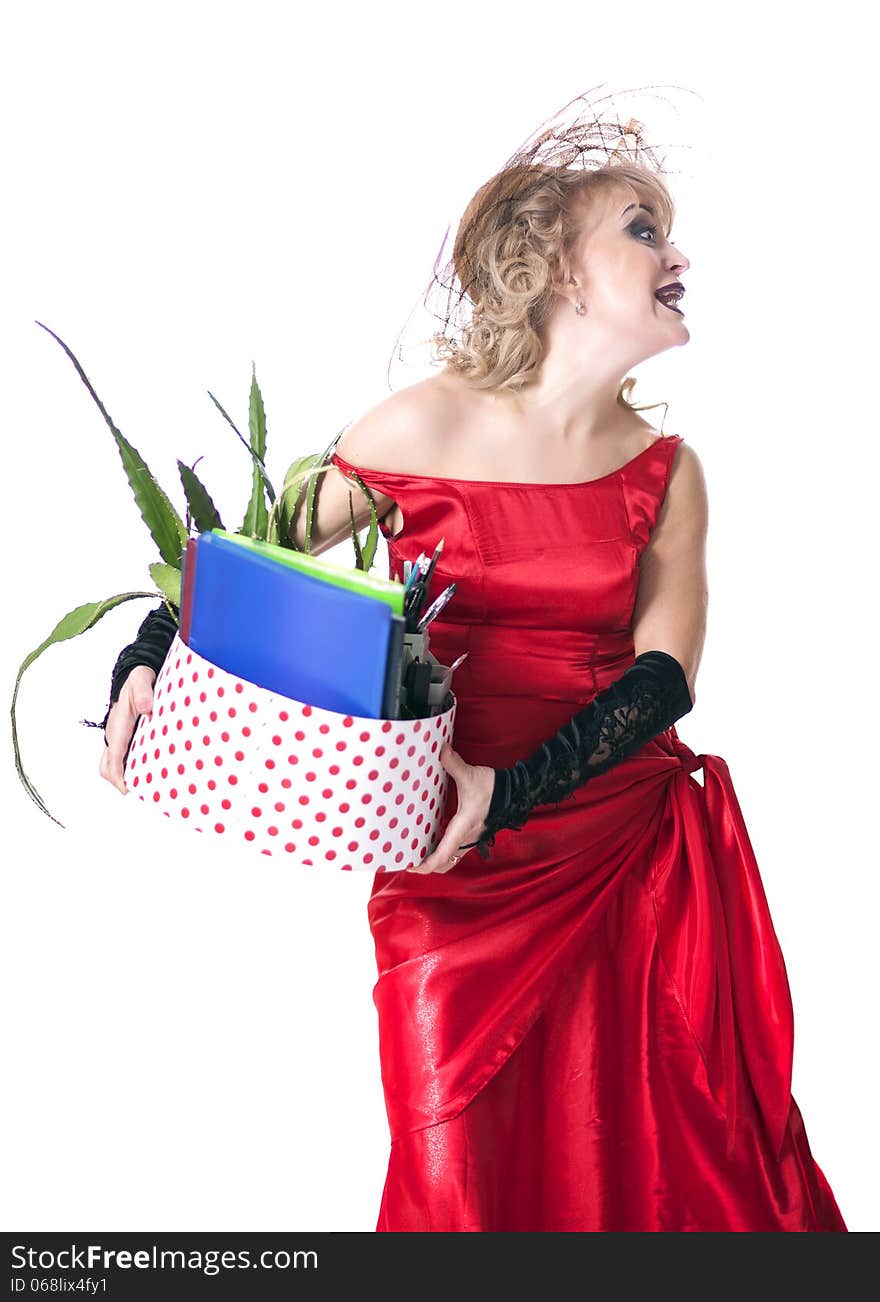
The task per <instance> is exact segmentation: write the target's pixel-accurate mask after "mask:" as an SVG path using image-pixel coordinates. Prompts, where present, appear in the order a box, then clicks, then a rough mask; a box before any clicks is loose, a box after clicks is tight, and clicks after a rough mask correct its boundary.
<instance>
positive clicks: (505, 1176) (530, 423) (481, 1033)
mask: <svg viewBox="0 0 880 1302" xmlns="http://www.w3.org/2000/svg"><path fill="white" fill-rule="evenodd" d="M631 126H632V124H630V127H631ZM597 131H598V133H599V136H600V140H599V144H600V145H602V143H603V141H604V137H603V135H602V132H601V130H599V124H598V123H597V122H596V121H595V118H593V120H592V121H591V122H590V123H589V124H588V125H587V126H583V127H578V128H577V129H576V130H569V131H568V132H567V133H566V134H565V135H564V137H562V139H561V142H560V139H559V138H558V137H557V138H556V140H555V141H551V145H550V146H548V137H547V136H546V134H545V135H544V136H543V137H541V139H540V140H539V141H538V144H537V145H535V146H532V147H531V148H528V149H524V150H521V151H520V153H519V154H518V155H516V156H515V157H514V158H513V159H512V160H510V162H509V163H508V164H507V165H506V166H505V168H503V169H502V170H501V172H500V173H498V174H497V175H496V176H495V177H493V178H492V179H491V180H490V181H489V182H487V183H486V185H484V186H483V187H481V189H480V190H479V191H478V192H477V194H476V195H475V196H474V197H473V199H472V201H471V203H470V204H469V206H468V208H467V210H466V212H465V214H464V217H463V218H462V221H461V224H460V226H459V229H458V233H457V237H456V241H455V246H454V255H453V261H452V264H451V271H452V272H453V273H454V276H453V280H454V284H455V285H456V286H457V288H458V289H459V290H460V296H461V298H460V301H463V300H465V299H466V300H467V304H468V305H469V308H470V317H469V319H468V321H467V322H466V324H465V325H464V326H463V327H462V328H461V330H460V331H459V332H458V335H457V337H454V338H453V337H451V336H450V335H449V333H448V332H446V333H442V334H441V335H440V336H438V339H437V343H438V360H439V361H442V362H443V366H442V369H440V370H439V371H438V373H436V374H435V375H433V376H432V377H431V378H429V379H427V380H424V381H422V382H421V383H418V384H415V385H412V386H410V387H409V388H406V389H404V390H402V391H400V392H397V393H395V394H393V395H392V396H391V397H389V398H388V399H387V400H385V401H383V402H381V403H380V404H379V405H378V406H376V407H375V408H374V409H372V410H370V411H369V412H367V413H366V414H365V415H364V416H363V417H362V418H361V419H359V420H358V421H357V422H355V424H354V425H353V426H352V427H351V428H350V429H349V430H348V431H347V432H346V433H345V435H344V436H343V438H342V440H341V441H340V442H339V443H338V445H337V447H336V450H335V452H334V454H333V458H332V461H333V467H334V469H332V470H330V471H329V472H327V474H326V476H325V478H324V482H323V484H322V487H321V490H320V494H319V497H318V507H317V511H316V515H315V520H314V532H313V536H312V549H313V551H315V552H321V551H324V550H326V549H327V548H329V547H332V546H333V545H335V544H336V543H338V542H340V541H341V540H343V539H344V538H345V537H346V536H347V535H348V533H349V528H350V520H349V501H350V488H351V487H352V486H353V485H354V480H353V478H352V476H353V475H355V474H356V475H357V476H359V477H360V479H361V480H363V481H364V482H365V483H366V485H367V486H368V488H369V489H370V491H371V492H372V495H373V498H374V501H375V504H376V507H377V510H378V513H379V516H380V519H381V527H382V532H383V535H384V537H385V539H386V540H387V544H388V554H389V561H390V572H391V574H392V575H393V576H396V577H399V578H401V579H402V578H403V564H404V561H405V560H407V559H408V560H411V561H413V560H415V558H416V557H417V556H418V555H419V553H420V552H422V551H424V552H426V553H427V554H429V555H430V554H432V552H433V549H434V546H435V544H436V542H437V540H438V538H440V537H441V536H442V537H444V538H445V546H444V550H443V553H442V559H441V562H440V564H439V566H438V568H437V571H436V573H435V575H434V579H433V583H432V594H433V595H435V596H436V595H437V593H439V592H440V591H442V590H443V588H445V587H446V586H447V584H448V583H450V582H452V581H454V582H455V583H456V584H457V592H456V596H455V600H454V601H452V602H450V603H449V604H448V605H447V606H446V608H445V609H444V611H443V612H442V616H441V617H440V618H438V619H436V620H435V621H434V623H433V624H432V625H431V649H432V652H433V653H434V654H435V655H436V657H437V658H438V659H439V660H440V661H441V662H442V663H444V664H447V665H449V664H452V662H453V660H454V659H455V658H456V657H457V656H459V655H460V654H461V653H462V652H464V651H466V652H467V653H468V655H467V659H466V660H465V661H464V663H463V665H462V666H461V667H460V668H459V669H458V670H457V672H456V679H455V692H456V697H457V702H458V708H457V716H456V731H455V749H454V750H453V749H448V750H446V751H444V753H443V754H442V755H441V759H442V762H443V764H444V766H445V768H446V769H447V771H448V772H449V774H450V775H451V777H452V779H453V782H452V783H450V788H449V790H450V798H449V800H448V802H447V807H446V809H445V810H444V815H443V819H442V821H441V826H440V839H439V842H438V844H437V845H436V848H435V849H434V851H433V852H432V853H431V854H430V855H429V856H428V858H427V859H426V860H425V861H424V862H423V863H421V864H420V865H418V866H416V867H415V868H414V869H412V870H411V871H409V872H396V873H377V874H376V877H375V880H374V884H373V888H372V894H371V898H370V903H369V922H370V927H371V930H372V934H373V937H374V939H375V945H376V956H377V963H378V971H379V976H378V982H377V984H376V987H375V991H374V999H375V1003H376V1007H377V1009H378V1013H379V1028H380V1053H381V1064H382V1080H383V1086H384V1091H385V1099H386V1104H387V1111H388V1118H389V1124H390V1129H391V1141H392V1142H391V1156H390V1161H389V1166H388V1173H387V1178H386V1182H385V1188H384V1194H383V1198H382V1205H381V1209H380V1214H379V1220H378V1225H377V1229H378V1230H381V1231H401V1230H403V1231H426V1230H427V1231H636V1232H639V1231H795V1232H799V1231H823V1230H839V1231H842V1230H845V1229H846V1226H845V1224H844V1222H843V1219H842V1217H841V1214H840V1212H839V1210H838V1208H837V1204H836V1202H835V1199H834V1195H833V1193H832V1191H831V1189H830V1187H829V1185H828V1183H827V1181H826V1179H825V1177H824V1175H823V1173H822V1171H821V1169H820V1168H819V1166H818V1165H817V1164H816V1162H815V1161H814V1159H813V1157H812V1154H811V1152H810V1147H809V1144H808V1141H807V1135H806V1132H805V1129H804V1124H803V1121H802V1118H801V1115H800V1112H799V1110H798V1107H797V1105H796V1103H795V1101H794V1099H793V1098H792V1096H791V1089H790V1084H791V1063H792V1010H791V1000H790V995H789V988H788V983H787V979H786V972H785V965H784V962H783V958H782V954H781V952H780V949H779V944H778V941H777V938H776V935H775V932H774V929H773V923H772V920H771V917H770V914H769V912H768V908H767V904H766V899H765V895H764V891H763V888H762V885H761V879H760V874H759V871H758V866H757V863H756V862H755V857H754V854H753V851H752V847H751V844H750V842H749V837H748V832H747V830H746V827H745V824H744V822H743V818H742V814H741V811H740V807H739V804H738V802H737V798H736V793H735V791H734V788H733V785H732V783H731V779H730V774H729V772H728V769H727V765H726V764H725V762H724V760H723V759H721V758H720V757H718V756H715V755H695V754H694V753H693V751H692V750H690V748H689V747H688V746H687V745H686V743H685V742H684V741H682V740H681V738H680V737H679V736H678V733H677V731H676V727H675V724H676V722H677V721H678V720H680V719H681V718H682V717H683V716H684V715H686V714H687V713H688V712H689V711H690V710H691V709H692V708H693V705H694V702H695V700H696V682H697V676H698V671H699V665H700V659H701V655H702V650H703V643H704V637H705V631H706V613H707V582H706V566H705V543H706V532H707V515H708V506H707V490H706V484H705V480H704V476H703V471H702V467H701V463H700V459H699V456H698V454H697V452H696V451H695V449H694V448H693V447H691V446H689V445H688V443H686V442H685V441H684V440H683V439H682V438H681V437H680V436H678V435H662V434H659V433H658V431H657V430H656V429H654V428H653V426H651V425H650V424H649V423H648V422H647V421H645V420H644V419H643V418H642V417H640V416H639V415H638V413H637V411H636V409H635V408H634V407H633V406H632V405H631V404H630V403H629V402H628V400H627V392H628V389H629V387H630V386H631V384H632V381H631V380H626V379H625V378H624V377H626V375H627V372H628V371H629V370H630V369H631V368H632V367H634V366H636V365H637V364H638V363H639V362H642V361H644V360H645V359H647V358H649V357H652V356H654V355H656V354H658V353H660V352H662V351H664V350H665V349H668V348H676V347H680V346H681V345H683V344H686V343H687V342H688V339H689V332H688V327H687V323H686V319H685V317H684V315H683V311H682V307H681V297H682V295H683V293H684V289H685V282H686V279H687V276H688V272H689V268H690V264H689V262H688V259H687V257H686V255H685V253H684V252H683V251H682V250H681V249H679V248H678V247H676V245H675V244H674V243H672V242H671V239H670V236H671V227H672V221H673V214H674V207H673V201H672V197H671V195H670V193H669V190H668V188H667V187H666V185H665V183H664V182H663V181H662V180H661V179H660V176H659V174H658V173H657V171H656V169H654V168H652V167H649V166H646V165H645V164H644V163H642V162H639V161H636V162H632V161H620V160H619V158H618V155H617V154H614V155H610V154H609V153H608V150H607V149H606V150H605V157H604V161H603V162H601V163H600V164H599V165H598V166H588V165H586V164H585V163H584V159H585V156H586V155H587V151H588V149H590V148H594V147H595V145H596V133H597ZM620 131H621V129H620V126H619V124H618V125H617V127H616V131H615V134H616V135H617V136H620ZM624 135H625V133H624ZM551 146H552V148H551ZM552 149H555V153H554V152H552ZM576 163H580V164H583V165H581V166H576V165H575V164H576ZM352 500H353V501H354V506H355V512H356V517H357V521H358V523H359V525H361V526H363V525H364V524H365V523H366V521H367V519H368V511H366V510H364V508H363V507H362V506H361V504H360V503H361V500H362V495H361V494H360V493H359V491H358V490H357V489H355V492H354V495H353V499H352ZM303 529H304V523H303V521H302V520H299V521H298V522H297V524H296V525H295V530H296V531H297V532H296V537H297V541H298V542H299V543H300V545H302V542H303ZM173 633H174V627H173V622H172V621H170V620H168V618H167V614H166V613H164V612H162V611H161V610H160V611H159V612H155V613H154V614H153V615H151V616H148V618H147V620H146V621H145V622H144V625H143V626H142V629H141V633H140V635H139V638H138V640H136V641H135V643H133V644H132V646H130V647H128V648H126V649H125V650H124V651H123V653H122V654H121V656H120V660H119V661H118V662H117V669H116V672H115V673H114V680H113V684H112V691H111V701H112V702H113V703H112V704H111V709H110V710H109V713H108V716H107V720H106V740H107V743H108V745H107V750H106V753H105V755H104V756H103V757H102V761H101V771H102V773H103V775H104V776H105V777H106V778H108V779H109V780H110V781H112V782H115V783H116V785H117V786H119V788H120V789H121V790H124V789H125V786H124V781H123V776H122V773H123V770H122V763H123V758H124V756H125V752H126V748H127V746H128V743H129V740H130V738H131V734H132V731H133V728H134V724H135V722H136V720H137V717H138V714H139V713H140V712H142V711H143V710H145V709H148V708H149V706H150V703H151V699H152V685H153V682H154V681H155V675H156V671H157V669H158V668H159V667H160V666H161V663H162V660H163V658H164V654H165V652H166V651H167V648H168V645H169V644H170V641H171V638H172V637H173ZM133 666H134V668H133ZM698 769H702V777H703V781H702V784H701V783H700V782H698V781H697V780H696V779H695V777H694V774H695V772H696V771H697V770H698Z"/></svg>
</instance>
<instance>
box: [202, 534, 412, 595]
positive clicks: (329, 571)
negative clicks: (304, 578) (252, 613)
mask: <svg viewBox="0 0 880 1302" xmlns="http://www.w3.org/2000/svg"><path fill="white" fill-rule="evenodd" d="M209 532H210V533H216V534H218V535H219V537H221V538H226V539H227V540H228V541H229V542H234V543H238V544H239V545H240V546H242V547H248V548H250V550H251V551H254V552H258V553H259V555H260V556H265V557H266V558H267V559H268V560H272V561H278V563H279V564H280V565H287V566H288V567H289V568H290V569H292V570H299V571H300V573H302V574H308V575H310V576H311V577H312V578H314V579H322V580H323V581H324V582H325V583H333V584H335V585H336V587H338V588H348V590H349V591H350V592H357V593H360V594H361V596H364V597H374V598H375V599H376V600H377V601H384V602H386V603H387V604H388V605H389V606H390V607H391V609H392V611H393V612H394V614H395V615H402V614H403V592H404V585H403V584H402V583H400V582H398V581H397V580H396V579H383V578H380V577H379V575H377V574H368V573H367V571H366V570H352V569H348V568H347V567H346V566H344V565H334V564H333V563H332V562H331V561H325V560H321V559H320V558H319V557H317V556H309V555H308V554H307V553H306V552H296V551H292V550H291V548H290V547H279V546H278V544H277V543H268V542H261V541H260V539H259V538H247V537H245V536H244V535H243V534H240V533H229V532H227V530H226V529H211V530H209Z"/></svg>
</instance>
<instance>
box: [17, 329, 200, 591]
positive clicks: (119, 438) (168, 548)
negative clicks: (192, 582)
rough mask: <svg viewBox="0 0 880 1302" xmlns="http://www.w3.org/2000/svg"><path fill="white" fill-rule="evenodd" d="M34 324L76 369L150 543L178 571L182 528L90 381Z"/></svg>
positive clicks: (168, 502) (139, 456) (182, 537)
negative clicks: (110, 442)
mask: <svg viewBox="0 0 880 1302" xmlns="http://www.w3.org/2000/svg"><path fill="white" fill-rule="evenodd" d="M35 324H36V325H38V326H39V327H40V329H42V330H45V331H46V333H47V334H50V335H51V336H52V338H53V339H55V340H56V341H57V342H58V343H59V344H60V345H61V347H62V348H63V349H64V351H65V352H66V353H67V356H68V357H69V358H70V360H71V361H72V362H73V364H74V366H75V367H76V369H77V372H78V373H79V377H80V379H81V380H82V382H83V384H84V385H85V386H86V388H87V389H88V391H89V393H90V394H91V395H92V398H93V399H94V401H95V403H96V404H97V407H98V410H99V411H100V413H101V415H102V416H103V417H104V420H105V421H106V422H107V424H108V425H109V427H110V430H111V432H112V434H113V437H114V438H115V440H116V446H117V447H118V448H119V455H120V457H121V458H122V465H123V469H124V470H125V473H126V475H127V476H128V482H129V484H130V485H131V488H132V492H133V493H134V498H135V501H136V502H137V504H138V507H139V509H140V513H141V515H142V517H143V520H144V524H145V525H146V526H147V528H148V529H149V531H150V534H151V536H152V538H153V541H154V542H155V544H156V546H157V547H158V548H159V555H160V556H161V557H162V559H163V560H164V561H166V562H167V563H168V564H169V565H174V566H177V567H178V568H179V567H180V559H181V553H182V552H183V549H184V548H185V547H186V539H187V532H186V526H185V525H184V523H183V521H182V520H181V518H180V516H179V515H178V514H177V512H176V511H175V509H174V507H173V506H172V505H171V502H170V501H169V500H168V498H167V497H166V495H165V493H163V491H162V489H161V488H160V487H159V485H158V484H157V483H156V480H155V479H154V478H153V476H152V475H151V474H150V470H149V467H148V466H147V463H146V462H145V461H144V459H143V457H142V456H141V454H140V453H139V452H138V450H137V448H135V447H134V446H133V445H132V444H131V443H129V441H128V439H127V438H125V437H124V435H123V434H121V433H120V431H119V430H118V429H117V428H116V426H115V425H114V423H113V421H112V419H111V417H110V415H109V413H108V412H107V410H106V408H105V407H104V404H103V403H102V402H101V399H100V398H99V397H98V395H97V393H96V392H95V390H94V388H93V387H92V384H91V381H90V380H89V378H88V376H87V375H86V373H85V371H84V370H83V368H82V367H81V366H80V364H79V362H78V361H77V359H76V358H75V357H74V355H73V353H72V352H71V350H70V349H69V348H68V346H67V344H66V343H65V342H64V340H63V339H60V338H59V337H58V335H56V334H55V332H54V330H50V329H49V327H48V326H47V325H43V323H42V321H37V322H35Z"/></svg>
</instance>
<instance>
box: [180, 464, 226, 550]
mask: <svg viewBox="0 0 880 1302" xmlns="http://www.w3.org/2000/svg"><path fill="white" fill-rule="evenodd" d="M177 469H178V473H179V474H180V482H181V483H182V484H183V491H184V493H185V494H186V503H187V506H188V507H189V512H190V516H191V518H192V520H193V521H194V523H195V526H196V528H197V529H198V531H199V533H208V532H209V531H210V530H211V529H223V528H225V525H224V524H223V521H222V520H221V519H220V512H219V511H218V510H217V508H216V506H215V505H214V503H213V501H212V499H211V495H210V493H209V492H208V490H207V489H206V488H205V486H204V484H203V483H202V481H201V480H200V479H199V477H198V475H197V474H196V472H195V470H193V469H192V468H191V467H190V466H187V465H185V464H184V463H183V462H182V461H180V460H178V462H177Z"/></svg>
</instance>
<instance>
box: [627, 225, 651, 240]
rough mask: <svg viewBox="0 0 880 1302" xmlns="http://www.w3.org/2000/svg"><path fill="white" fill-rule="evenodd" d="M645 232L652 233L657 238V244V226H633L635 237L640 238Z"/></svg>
mask: <svg viewBox="0 0 880 1302" xmlns="http://www.w3.org/2000/svg"><path fill="white" fill-rule="evenodd" d="M645 231H650V232H651V235H652V236H654V237H655V242H656V235H657V227H656V226H647V225H645V224H644V223H643V224H641V225H639V226H633V228H632V232H633V235H635V236H639V237H640V236H642V235H644V233H645Z"/></svg>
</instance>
